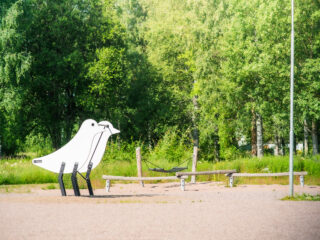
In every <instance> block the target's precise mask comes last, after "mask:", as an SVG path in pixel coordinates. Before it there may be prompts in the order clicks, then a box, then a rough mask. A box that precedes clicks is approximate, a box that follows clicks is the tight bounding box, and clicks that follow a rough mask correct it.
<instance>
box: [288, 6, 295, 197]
mask: <svg viewBox="0 0 320 240" xmlns="http://www.w3.org/2000/svg"><path fill="white" fill-rule="evenodd" d="M293 90H294V0H291V70H290V158H289V183H290V197H293V144H294V143H293V137H294V127H293Z"/></svg>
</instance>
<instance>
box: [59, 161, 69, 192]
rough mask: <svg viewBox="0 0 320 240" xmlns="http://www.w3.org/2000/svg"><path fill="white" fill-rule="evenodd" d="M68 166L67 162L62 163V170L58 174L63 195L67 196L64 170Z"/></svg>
mask: <svg viewBox="0 0 320 240" xmlns="http://www.w3.org/2000/svg"><path fill="white" fill-rule="evenodd" d="M65 166H66V164H65V163H64V162H62V163H61V167H60V172H59V176H58V182H59V185H60V190H61V195H62V196H67V194H66V188H65V187H64V183H63V171H64V167H65Z"/></svg>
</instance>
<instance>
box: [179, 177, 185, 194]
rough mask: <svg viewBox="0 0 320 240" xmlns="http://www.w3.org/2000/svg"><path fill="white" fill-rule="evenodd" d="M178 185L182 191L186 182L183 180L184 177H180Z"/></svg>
mask: <svg viewBox="0 0 320 240" xmlns="http://www.w3.org/2000/svg"><path fill="white" fill-rule="evenodd" d="M180 185H181V190H182V191H184V190H185V185H186V182H185V180H184V178H181V179H180Z"/></svg>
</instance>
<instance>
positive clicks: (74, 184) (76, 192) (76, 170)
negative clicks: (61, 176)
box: [71, 162, 80, 196]
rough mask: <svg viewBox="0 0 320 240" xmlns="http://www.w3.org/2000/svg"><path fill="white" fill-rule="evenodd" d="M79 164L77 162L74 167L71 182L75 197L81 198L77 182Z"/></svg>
mask: <svg viewBox="0 0 320 240" xmlns="http://www.w3.org/2000/svg"><path fill="white" fill-rule="evenodd" d="M77 172H78V163H77V162H76V163H75V164H74V167H73V172H72V175H71V182H72V187H73V191H74V195H75V196H80V191H79V185H78V181H77Z"/></svg>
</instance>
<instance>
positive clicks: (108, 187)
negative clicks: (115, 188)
mask: <svg viewBox="0 0 320 240" xmlns="http://www.w3.org/2000/svg"><path fill="white" fill-rule="evenodd" d="M109 190H110V180H106V192H109Z"/></svg>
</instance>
